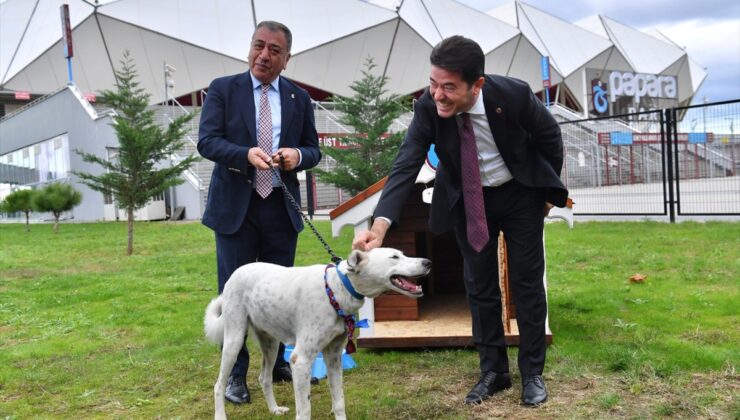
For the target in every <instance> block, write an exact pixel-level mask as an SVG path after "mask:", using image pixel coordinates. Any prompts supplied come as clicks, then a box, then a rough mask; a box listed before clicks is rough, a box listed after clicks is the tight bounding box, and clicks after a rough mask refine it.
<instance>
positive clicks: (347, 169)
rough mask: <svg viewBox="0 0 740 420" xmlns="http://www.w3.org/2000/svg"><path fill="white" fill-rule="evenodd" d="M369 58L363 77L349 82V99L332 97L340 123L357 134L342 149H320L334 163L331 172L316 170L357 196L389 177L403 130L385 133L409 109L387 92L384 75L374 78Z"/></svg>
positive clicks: (406, 101) (322, 177) (401, 99)
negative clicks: (352, 128) (351, 91)
mask: <svg viewBox="0 0 740 420" xmlns="http://www.w3.org/2000/svg"><path fill="white" fill-rule="evenodd" d="M375 67H376V65H375V63H374V62H373V59H372V58H370V57H369V58H368V59H367V60H365V70H363V71H362V75H363V78H362V79H361V80H359V81H356V82H354V83H352V85H351V86H350V89H352V90H353V91H354V92H355V94H354V96H352V97H342V96H339V97H334V98H332V99H333V100H334V101H335V102H337V106H338V109H339V110H340V111H342V112H343V113H344V115H343V116H342V117H341V118H340V122H341V123H343V124H347V125H349V126H352V127H354V129H355V131H356V134H354V135H349V136H346V137H343V138H341V139H339V142H340V143H341V144H342V145H344V146H347V148H345V149H340V148H335V147H328V146H322V147H321V151H322V153H325V154H326V155H328V156H331V157H332V158H334V160H336V161H337V167H336V168H334V169H333V170H331V171H326V170H323V169H319V168H316V169H314V171H315V172H316V174H317V175H318V178H319V179H320V180H321V181H323V182H326V183H329V184H333V185H335V186H337V187H338V188H341V189H344V190H347V191H349V192H350V193H351V194H353V195H354V194H357V193H359V192H361V191H362V190H364V189H366V188H367V187H369V186H370V185H372V184H374V183H376V182H377V181H379V180H380V179H381V178H383V177H384V176H386V175H388V173H389V172H390V170H391V166H392V165H393V160H394V159H395V157H396V153H397V152H398V147H399V146H400V144H401V141H402V140H403V137H404V135H405V130H403V131H399V132H395V133H388V128H389V127H390V125H391V123H393V120H395V119H396V118H398V117H399V116H400V115H401V114H403V113H404V112H405V111H406V110H407V109H408V108H409V98H406V97H401V96H399V95H388V96H385V97H384V95H385V94H386V93H387V90H386V89H385V85H386V83H387V82H388V78H387V77H386V76H374V75H373V74H372V70H373V69H374V68H375Z"/></svg>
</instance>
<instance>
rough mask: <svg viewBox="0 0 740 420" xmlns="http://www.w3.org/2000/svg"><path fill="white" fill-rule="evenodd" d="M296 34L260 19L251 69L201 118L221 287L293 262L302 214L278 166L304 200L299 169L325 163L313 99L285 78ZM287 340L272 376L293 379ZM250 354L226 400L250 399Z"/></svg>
mask: <svg viewBox="0 0 740 420" xmlns="http://www.w3.org/2000/svg"><path fill="white" fill-rule="evenodd" d="M291 42H292V35H291V32H290V30H289V29H288V28H287V27H286V26H285V25H283V24H282V23H279V22H272V21H265V22H260V23H259V24H258V25H257V28H256V29H255V32H254V34H253V35H252V42H251V48H250V51H249V71H248V72H246V73H242V74H237V75H233V76H226V77H222V78H218V79H216V80H214V81H213V82H211V85H210V87H209V88H208V96H207V97H206V101H205V103H204V104H203V110H202V113H201V119H200V133H199V140H198V151H199V152H200V154H201V155H202V156H203V157H205V158H206V159H209V160H212V161H213V162H215V163H216V164H215V166H214V168H213V175H212V177H211V185H210V189H209V191H208V203H207V205H206V211H205V213H204V214H203V224H204V225H206V226H208V227H209V228H211V229H213V230H214V232H215V234H216V258H217V261H218V292H219V294H220V293H221V292H223V289H224V285H225V284H226V281H227V280H228V279H229V277H230V276H231V274H232V273H233V272H234V271H235V270H236V269H237V268H239V267H240V266H242V265H244V264H247V263H251V262H255V261H262V262H269V263H273V264H279V265H282V266H292V265H293V261H294V259H295V251H296V243H297V240H298V232H300V231H301V230H302V229H303V222H302V220H301V217H300V215H299V214H298V213H297V211H296V210H295V209H293V208H292V206H291V205H290V203H289V202H288V200H287V199H286V198H285V197H284V195H283V192H282V190H281V188H280V180H279V179H278V178H277V176H275V175H274V173H273V171H272V168H273V167H275V168H278V167H279V169H280V178H281V179H282V181H283V182H284V183H285V185H286V186H287V188H288V190H289V192H290V193H291V194H292V195H293V197H294V198H295V199H296V201H298V202H299V203H300V198H301V196H300V192H299V186H298V178H297V175H296V172H297V171H301V170H304V169H310V168H312V167H314V166H316V164H318V163H319V160H320V159H321V152H320V151H319V142H318V135H317V134H316V125H315V122H314V115H313V108H312V106H311V98H310V97H309V95H308V93H307V92H306V91H305V90H303V89H301V88H300V87H298V86H296V85H295V84H293V83H292V82H290V81H289V80H288V79H286V78H284V77H280V73H281V72H282V71H283V70H284V69H285V66H286V65H287V64H288V60H289V59H290V47H291ZM284 350H285V346H284V345H282V344H281V345H280V351H279V354H278V360H277V361H276V363H275V368H274V370H273V379H274V380H276V381H280V380H291V379H292V375H291V372H290V366H289V365H288V364H287V363H286V362H285V361H284V359H283V352H284ZM248 366H249V354H248V353H247V349H246V347H244V349H243V350H242V352H240V353H239V356H238V358H237V361H236V363H235V364H234V368H233V370H232V371H231V376H230V377H229V381H228V386H227V388H226V399H228V400H229V401H231V402H234V403H237V404H240V403H244V402H250V400H251V399H250V395H249V390H248V388H247V386H246V379H245V378H246V374H247V368H248Z"/></svg>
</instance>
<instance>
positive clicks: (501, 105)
mask: <svg viewBox="0 0 740 420" xmlns="http://www.w3.org/2000/svg"><path fill="white" fill-rule="evenodd" d="M503 98H504V95H502V94H501V92H500V91H499V90H498V87H497V86H496V85H495V84H494V83H493V79H492V78H491V77H490V76H486V84H485V85H484V87H483V103H484V104H485V108H486V117H487V118H488V125H489V127H490V128H491V134H493V141H494V142H496V146H498V148H499V150H500V149H501V140H502V139H504V138H505V136H506V133H505V132H504V128H505V124H504V115H505V114H506V111H507V109H506V103H505V102H504V100H503Z"/></svg>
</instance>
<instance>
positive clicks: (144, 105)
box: [73, 51, 198, 255]
mask: <svg viewBox="0 0 740 420" xmlns="http://www.w3.org/2000/svg"><path fill="white" fill-rule="evenodd" d="M137 77H138V74H137V72H136V69H135V66H134V63H133V60H132V59H131V57H130V53H129V51H125V52H124V54H123V60H122V61H121V69H120V70H116V79H117V86H116V87H117V89H116V90H115V91H111V90H106V91H103V92H102V95H101V102H102V103H104V104H107V105H108V106H110V107H112V108H113V109H115V110H116V112H117V114H118V115H116V116H114V117H113V121H114V122H113V126H114V128H115V130H116V135H117V136H118V143H119V149H118V159H116V160H115V161H113V162H109V161H107V160H106V159H105V158H101V157H98V156H95V155H92V154H89V153H84V152H82V151H79V150H76V152H77V153H78V154H79V155H80V156H82V159H83V160H84V161H85V162H92V163H97V164H98V165H100V166H102V167H103V169H105V170H106V173H104V174H103V175H92V174H89V173H83V172H73V173H74V174H75V175H77V176H78V177H80V180H81V181H82V182H83V183H84V184H86V185H87V186H89V187H90V188H92V189H93V190H95V191H99V192H102V193H103V194H111V195H113V197H114V199H115V201H116V202H117V204H118V206H120V207H121V208H124V209H126V213H127V220H128V245H127V247H126V254H127V255H131V254H132V252H133V241H134V211H135V210H136V209H139V208H142V207H144V206H145V205H146V204H147V203H148V202H149V201H150V200H151V199H152V197H154V196H156V195H158V194H161V193H163V192H164V191H166V190H167V189H168V188H170V187H172V186H175V185H178V184H181V183H182V182H183V181H182V179H180V177H179V176H180V174H181V173H182V172H183V171H185V170H186V169H188V168H189V167H190V166H191V165H192V164H193V162H195V161H196V160H198V157H196V156H194V155H190V156H188V157H186V158H184V159H182V160H181V161H180V162H177V163H173V164H172V165H160V166H164V167H162V168H157V165H158V164H160V163H161V162H166V161H167V159H169V157H170V156H171V155H172V154H173V153H174V152H175V151H177V150H178V149H181V148H182V147H183V145H184V140H183V137H184V136H185V134H186V133H187V129H186V124H187V123H188V122H189V121H190V120H191V119H192V118H193V117H194V116H195V114H192V113H191V114H186V115H183V116H180V117H178V118H176V119H175V120H174V121H173V122H171V123H170V124H169V125H168V126H167V128H166V129H162V128H161V127H160V126H159V125H157V124H156V123H155V122H154V111H152V110H151V109H148V105H149V97H150V95H149V94H147V93H146V91H145V90H144V89H142V88H140V87H139V83H138V82H137Z"/></svg>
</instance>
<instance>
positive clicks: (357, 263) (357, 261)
mask: <svg viewBox="0 0 740 420" xmlns="http://www.w3.org/2000/svg"><path fill="white" fill-rule="evenodd" d="M365 263H367V254H366V253H365V252H362V251H360V250H358V249H355V250H353V251H352V252H351V253H350V254H349V257H348V258H347V270H349V271H352V272H357V271H360V267H361V266H362V265H363V264H365Z"/></svg>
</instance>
